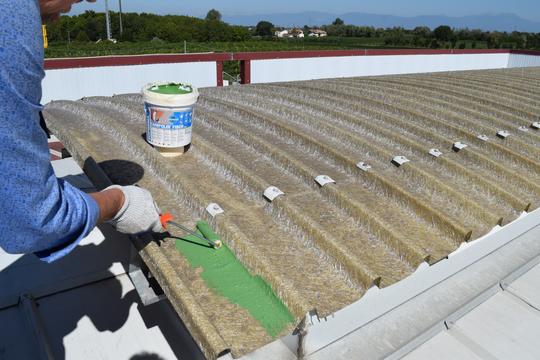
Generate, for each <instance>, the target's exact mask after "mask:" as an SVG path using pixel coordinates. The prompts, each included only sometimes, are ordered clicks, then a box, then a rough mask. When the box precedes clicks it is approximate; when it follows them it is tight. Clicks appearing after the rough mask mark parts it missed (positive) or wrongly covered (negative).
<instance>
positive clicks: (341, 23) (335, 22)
mask: <svg viewBox="0 0 540 360" xmlns="http://www.w3.org/2000/svg"><path fill="white" fill-rule="evenodd" d="M332 25H345V22H344V21H343V20H341V19H340V18H336V20H334V22H333V23H332Z"/></svg>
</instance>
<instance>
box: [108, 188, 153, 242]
mask: <svg viewBox="0 0 540 360" xmlns="http://www.w3.org/2000/svg"><path fill="white" fill-rule="evenodd" d="M107 189H120V190H122V192H123V193H124V205H123V206H122V208H121V209H120V211H118V213H117V214H116V216H115V217H114V219H112V220H110V221H109V223H110V224H112V225H113V226H114V227H115V228H116V230H118V231H119V232H121V233H124V234H130V235H137V234H142V233H146V232H156V233H158V232H162V231H163V226H161V220H160V215H161V211H160V210H159V207H158V206H157V204H156V203H155V202H154V199H153V198H152V195H151V194H150V192H149V191H148V190H145V189H142V188H140V187H137V186H118V185H113V186H111V187H108V188H107Z"/></svg>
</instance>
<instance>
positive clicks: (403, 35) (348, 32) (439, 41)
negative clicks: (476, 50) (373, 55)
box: [321, 18, 540, 49]
mask: <svg viewBox="0 0 540 360" xmlns="http://www.w3.org/2000/svg"><path fill="white" fill-rule="evenodd" d="M321 28H322V29H323V30H325V31H326V32H327V33H328V36H339V37H365V38H382V39H384V41H385V44H387V45H393V46H413V47H432V48H439V47H451V48H455V47H457V45H458V43H460V44H464V42H465V41H467V42H470V43H471V44H472V45H473V46H472V47H474V44H475V43H480V42H482V43H485V44H486V45H487V47H488V48H492V49H497V48H514V49H534V48H540V33H526V32H518V31H513V32H510V33H509V32H501V31H482V30H478V29H452V28H451V27H449V26H446V25H441V26H439V27H437V28H435V29H434V30H431V29H430V28H428V27H425V26H418V27H416V28H414V29H412V30H407V29H404V28H402V27H394V28H389V29H381V28H374V27H370V26H355V25H346V24H345V23H344V22H343V20H341V19H339V18H337V19H336V20H335V21H334V22H333V23H332V24H331V25H326V26H322V27H321Z"/></svg>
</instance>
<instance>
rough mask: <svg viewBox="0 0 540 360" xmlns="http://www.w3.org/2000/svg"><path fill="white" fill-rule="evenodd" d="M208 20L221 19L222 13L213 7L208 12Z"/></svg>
mask: <svg viewBox="0 0 540 360" xmlns="http://www.w3.org/2000/svg"><path fill="white" fill-rule="evenodd" d="M206 20H210V21H214V20H215V21H221V13H220V12H219V11H217V10H216V9H212V10H210V11H209V12H208V14H206Z"/></svg>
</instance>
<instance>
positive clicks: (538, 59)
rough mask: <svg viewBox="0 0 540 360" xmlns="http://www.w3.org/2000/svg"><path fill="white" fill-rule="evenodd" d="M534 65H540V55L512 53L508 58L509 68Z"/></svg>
mask: <svg viewBox="0 0 540 360" xmlns="http://www.w3.org/2000/svg"><path fill="white" fill-rule="evenodd" d="M532 66H540V56H534V55H522V54H510V58H509V59H508V67H509V68H516V67H532Z"/></svg>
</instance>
